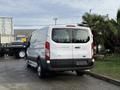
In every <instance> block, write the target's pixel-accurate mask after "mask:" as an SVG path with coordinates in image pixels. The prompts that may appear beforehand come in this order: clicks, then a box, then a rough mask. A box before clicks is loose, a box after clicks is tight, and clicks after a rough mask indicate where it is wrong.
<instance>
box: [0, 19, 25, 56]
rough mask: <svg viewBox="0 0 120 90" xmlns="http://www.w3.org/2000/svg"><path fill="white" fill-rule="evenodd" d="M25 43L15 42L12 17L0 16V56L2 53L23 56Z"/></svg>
mask: <svg viewBox="0 0 120 90" xmlns="http://www.w3.org/2000/svg"><path fill="white" fill-rule="evenodd" d="M26 48H27V46H26V44H25V43H18V42H15V37H14V30H13V21H12V17H0V57H2V56H4V54H8V55H14V56H16V57H20V58H23V57H25V55H26Z"/></svg>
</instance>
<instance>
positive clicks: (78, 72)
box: [76, 70, 85, 76]
mask: <svg viewBox="0 0 120 90" xmlns="http://www.w3.org/2000/svg"><path fill="white" fill-rule="evenodd" d="M76 74H77V76H83V75H84V74H85V73H84V72H83V71H78V70H76Z"/></svg>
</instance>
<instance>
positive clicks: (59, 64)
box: [42, 59, 94, 71]
mask: <svg viewBox="0 0 120 90" xmlns="http://www.w3.org/2000/svg"><path fill="white" fill-rule="evenodd" d="M83 62H84V63H83ZM45 64H46V65H45ZM93 65H94V63H93V61H92V59H67V60H66V59H65V60H63V59H62V60H59V59H56V60H55V59H54V60H50V63H47V61H44V64H43V65H42V66H43V68H45V69H46V70H50V71H70V70H86V69H91V68H92V67H93Z"/></svg>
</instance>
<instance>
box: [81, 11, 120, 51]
mask: <svg viewBox="0 0 120 90" xmlns="http://www.w3.org/2000/svg"><path fill="white" fill-rule="evenodd" d="M82 19H83V22H82V23H83V24H87V26H89V27H90V28H91V30H92V32H93V35H94V42H95V44H96V45H99V44H102V45H103V46H104V47H105V48H106V49H110V50H112V51H113V52H115V47H118V48H119V47H120V33H119V32H120V23H119V22H120V10H118V14H117V21H116V20H114V19H109V17H108V16H102V15H97V14H91V13H85V14H84V15H83V17H82Z"/></svg>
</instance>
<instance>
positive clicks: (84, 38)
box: [72, 30, 90, 43]
mask: <svg viewBox="0 0 120 90" xmlns="http://www.w3.org/2000/svg"><path fill="white" fill-rule="evenodd" d="M72 35H73V36H72V38H73V40H72V42H73V43H86V42H88V41H89V39H90V37H89V34H88V31H87V30H73V33H72Z"/></svg>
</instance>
